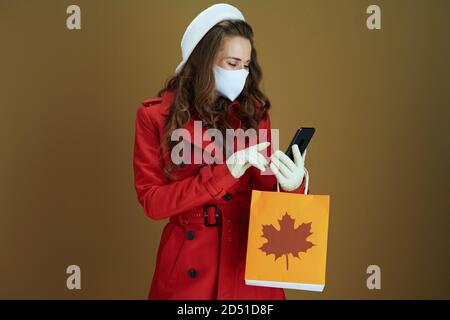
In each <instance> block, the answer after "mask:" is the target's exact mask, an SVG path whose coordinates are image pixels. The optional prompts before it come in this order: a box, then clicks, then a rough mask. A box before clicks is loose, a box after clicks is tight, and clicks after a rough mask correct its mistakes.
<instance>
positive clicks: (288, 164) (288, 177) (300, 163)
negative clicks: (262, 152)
mask: <svg viewBox="0 0 450 320" xmlns="http://www.w3.org/2000/svg"><path fill="white" fill-rule="evenodd" d="M306 150H307V148H306V149H305V152H303V157H302V154H301V153H300V150H299V149H298V146H297V145H296V144H294V145H293V146H292V154H293V155H294V161H292V160H291V158H289V157H288V156H287V155H286V154H285V153H284V152H283V151H280V150H277V151H275V152H274V153H273V154H272V156H271V157H270V160H271V163H270V165H269V166H270V169H271V170H272V171H273V173H274V174H275V177H276V178H277V180H278V183H279V184H280V186H281V187H282V188H283V189H284V190H286V191H292V190H295V189H297V188H298V187H300V185H301V184H302V181H303V177H304V176H305V159H306Z"/></svg>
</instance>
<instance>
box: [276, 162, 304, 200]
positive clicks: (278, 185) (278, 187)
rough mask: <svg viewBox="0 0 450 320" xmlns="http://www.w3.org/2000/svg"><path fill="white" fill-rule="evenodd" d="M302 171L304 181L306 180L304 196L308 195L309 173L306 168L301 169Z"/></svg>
mask: <svg viewBox="0 0 450 320" xmlns="http://www.w3.org/2000/svg"><path fill="white" fill-rule="evenodd" d="M303 169H304V170H305V179H306V182H305V192H304V194H308V183H309V173H308V170H307V169H306V167H303ZM277 192H280V184H279V183H278V180H277Z"/></svg>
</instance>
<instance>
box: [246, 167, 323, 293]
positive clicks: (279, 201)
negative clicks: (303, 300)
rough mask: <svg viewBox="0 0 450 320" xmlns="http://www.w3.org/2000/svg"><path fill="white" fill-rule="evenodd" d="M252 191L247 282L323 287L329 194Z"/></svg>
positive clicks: (292, 286)
mask: <svg viewBox="0 0 450 320" xmlns="http://www.w3.org/2000/svg"><path fill="white" fill-rule="evenodd" d="M305 178H306V181H305V183H306V184H305V194H298V193H289V192H277V191H258V190H253V191H252V201H251V207H250V222H249V232H248V245H247V259H246V266H245V283H246V284H247V285H256V286H267V287H278V288H288V289H298V290H309V291H323V289H324V287H325V270H326V255H327V236H328V215H329V203H330V196H329V195H311V194H307V192H308V180H309V175H308V171H307V170H306V169H305Z"/></svg>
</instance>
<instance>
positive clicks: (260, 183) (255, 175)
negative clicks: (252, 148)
mask: <svg viewBox="0 0 450 320" xmlns="http://www.w3.org/2000/svg"><path fill="white" fill-rule="evenodd" d="M259 128H262V129H267V141H269V142H270V143H271V144H270V146H269V148H268V149H267V158H266V159H267V160H268V161H270V159H269V158H270V156H271V155H272V151H273V150H272V135H271V133H270V128H271V127H270V116H269V113H267V118H266V120H265V121H262V123H261V124H260V127H259ZM261 142H263V141H258V143H261ZM248 170H250V174H251V181H252V189H254V190H263V191H276V190H277V179H276V177H275V175H273V174H270V175H267V174H264V175H263V174H261V171H260V170H259V169H258V168H255V167H253V166H252V167H250V168H249V169H248ZM266 170H269V172H272V171H271V170H270V168H268V167H267V168H266ZM305 183H306V178H303V181H302V183H301V185H300V187H298V188H297V189H295V190H292V191H285V190H283V188H281V186H280V191H283V192H291V193H305ZM309 191H310V188H309V186H308V191H307V194H309Z"/></svg>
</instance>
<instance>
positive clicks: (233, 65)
mask: <svg viewBox="0 0 450 320" xmlns="http://www.w3.org/2000/svg"><path fill="white" fill-rule="evenodd" d="M228 64H229V65H230V66H232V67H236V65H235V64H232V63H229V62H228Z"/></svg>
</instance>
